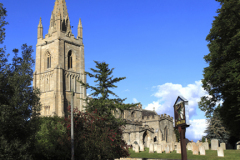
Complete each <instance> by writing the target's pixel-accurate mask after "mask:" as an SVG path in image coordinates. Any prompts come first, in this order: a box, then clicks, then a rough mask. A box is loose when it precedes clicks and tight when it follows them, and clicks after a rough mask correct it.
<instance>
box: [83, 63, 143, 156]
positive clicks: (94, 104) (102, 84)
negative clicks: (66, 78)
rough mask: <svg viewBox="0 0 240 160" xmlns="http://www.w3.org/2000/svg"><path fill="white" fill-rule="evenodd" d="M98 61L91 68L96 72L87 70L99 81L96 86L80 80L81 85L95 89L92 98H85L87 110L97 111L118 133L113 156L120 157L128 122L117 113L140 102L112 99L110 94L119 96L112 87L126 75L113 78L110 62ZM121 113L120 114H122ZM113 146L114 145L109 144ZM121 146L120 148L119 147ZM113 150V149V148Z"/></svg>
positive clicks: (106, 125)
mask: <svg viewBox="0 0 240 160" xmlns="http://www.w3.org/2000/svg"><path fill="white" fill-rule="evenodd" d="M94 62H95V63H96V68H97V69H93V68H91V70H92V71H93V72H94V73H95V74H91V73H89V72H85V74H86V75H88V76H90V77H94V78H96V80H95V81H94V82H97V85H96V87H94V86H90V85H89V84H88V83H87V84H85V83H83V82H82V81H79V82H80V83H81V85H83V86H84V87H86V89H88V88H90V89H91V90H92V91H94V92H93V93H92V94H90V95H89V96H92V98H89V97H87V98H86V99H85V102H86V106H84V108H85V110H86V111H87V112H89V113H92V112H93V111H95V110H96V111H97V114H98V115H99V116H100V117H102V118H104V120H105V127H104V128H109V130H111V131H113V132H114V133H116V134H117V135H116V143H115V145H117V147H115V149H113V150H116V154H115V156H114V157H111V158H119V154H117V152H118V151H117V150H124V149H123V148H121V147H120V146H122V144H123V141H122V130H123V128H124V126H125V125H126V122H125V121H124V120H122V118H121V117H119V118H115V113H116V112H118V111H120V112H121V113H122V112H123V111H124V110H127V109H130V108H133V107H136V106H137V105H138V104H139V103H135V104H124V103H123V102H124V101H125V100H126V98H125V99H121V98H113V99H110V98H109V95H110V94H111V95H113V96H115V97H118V96H117V95H116V94H115V93H113V92H112V91H111V90H110V89H112V88H117V86H116V85H115V83H117V82H119V81H121V80H123V79H125V78H126V77H120V78H113V76H112V75H111V74H112V72H113V69H114V68H112V69H109V68H108V64H106V63H105V62H102V63H99V62H97V61H94ZM121 113H120V115H121ZM108 147H110V148H112V147H113V146H108ZM119 147H120V148H119ZM111 150H112V149H111ZM121 153H124V151H121Z"/></svg>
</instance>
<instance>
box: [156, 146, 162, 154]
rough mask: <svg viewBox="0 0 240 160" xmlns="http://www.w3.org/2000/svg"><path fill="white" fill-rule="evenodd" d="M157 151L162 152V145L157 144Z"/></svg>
mask: <svg viewBox="0 0 240 160" xmlns="http://www.w3.org/2000/svg"><path fill="white" fill-rule="evenodd" d="M157 153H162V145H160V144H158V145H157Z"/></svg>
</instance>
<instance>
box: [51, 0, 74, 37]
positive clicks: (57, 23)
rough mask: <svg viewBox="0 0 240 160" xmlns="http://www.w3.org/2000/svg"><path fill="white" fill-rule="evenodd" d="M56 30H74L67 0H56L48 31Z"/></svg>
mask: <svg viewBox="0 0 240 160" xmlns="http://www.w3.org/2000/svg"><path fill="white" fill-rule="evenodd" d="M56 31H63V32H70V33H71V32H72V31H71V27H70V20H69V16H68V11H67V6H66V2H65V0H56V1H55V5H54V9H53V11H52V15H51V20H50V27H49V31H48V33H49V34H51V33H53V32H56Z"/></svg>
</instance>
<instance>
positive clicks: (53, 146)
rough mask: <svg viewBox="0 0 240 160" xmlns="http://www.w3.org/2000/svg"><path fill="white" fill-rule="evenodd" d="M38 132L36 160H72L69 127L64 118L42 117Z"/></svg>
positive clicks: (36, 135)
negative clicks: (68, 137)
mask: <svg viewBox="0 0 240 160" xmlns="http://www.w3.org/2000/svg"><path fill="white" fill-rule="evenodd" d="M38 122H39V123H38V126H39V128H38V131H37V132H36V134H35V137H36V138H35V151H34V158H33V159H34V160H42V159H46V160H48V159H49V160H52V159H57V160H61V159H62V160H66V159H70V157H71V154H70V152H69V151H70V142H68V141H67V140H66V139H67V127H66V125H65V121H64V118H61V117H58V116H54V117H40V118H39V121H38Z"/></svg>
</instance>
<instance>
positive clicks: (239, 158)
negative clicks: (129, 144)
mask: <svg viewBox="0 0 240 160" xmlns="http://www.w3.org/2000/svg"><path fill="white" fill-rule="evenodd" d="M129 153H130V157H131V158H159V159H161V158H162V159H181V154H178V153H176V151H173V152H171V153H167V154H166V153H165V152H164V153H156V152H155V153H149V148H145V151H143V152H139V153H135V152H134V151H133V150H132V149H129ZM187 159H188V160H198V159H200V160H240V150H225V151H224V157H218V156H217V151H213V150H206V155H205V156H202V155H193V154H192V151H188V150H187Z"/></svg>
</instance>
